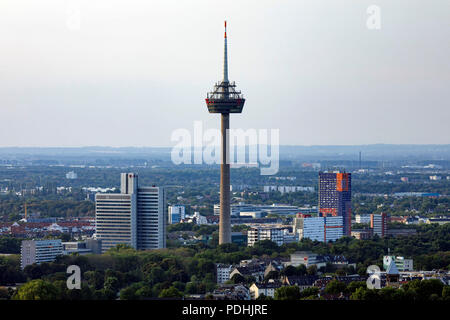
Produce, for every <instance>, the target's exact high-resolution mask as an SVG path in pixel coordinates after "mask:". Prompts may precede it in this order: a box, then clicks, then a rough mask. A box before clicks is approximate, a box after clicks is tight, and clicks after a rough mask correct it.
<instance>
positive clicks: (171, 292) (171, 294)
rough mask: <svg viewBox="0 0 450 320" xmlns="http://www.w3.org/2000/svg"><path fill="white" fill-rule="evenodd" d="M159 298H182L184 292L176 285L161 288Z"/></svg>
mask: <svg viewBox="0 0 450 320" xmlns="http://www.w3.org/2000/svg"><path fill="white" fill-rule="evenodd" d="M158 297H159V298H182V297H183V294H182V293H181V292H180V291H179V290H178V289H177V288H175V287H174V286H172V287H170V288H168V289H163V290H161V292H160V294H159V296H158Z"/></svg>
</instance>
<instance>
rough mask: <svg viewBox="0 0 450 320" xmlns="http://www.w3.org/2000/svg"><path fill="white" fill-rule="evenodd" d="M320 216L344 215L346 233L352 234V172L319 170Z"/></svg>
mask: <svg viewBox="0 0 450 320" xmlns="http://www.w3.org/2000/svg"><path fill="white" fill-rule="evenodd" d="M319 216H321V217H330V216H331V217H343V223H344V230H343V232H344V235H346V236H351V227H352V179H351V174H350V173H345V172H319Z"/></svg>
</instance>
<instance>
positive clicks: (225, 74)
mask: <svg viewBox="0 0 450 320" xmlns="http://www.w3.org/2000/svg"><path fill="white" fill-rule="evenodd" d="M224 41H225V43H224V49H223V81H224V82H228V54H227V21H226V20H225V36H224Z"/></svg>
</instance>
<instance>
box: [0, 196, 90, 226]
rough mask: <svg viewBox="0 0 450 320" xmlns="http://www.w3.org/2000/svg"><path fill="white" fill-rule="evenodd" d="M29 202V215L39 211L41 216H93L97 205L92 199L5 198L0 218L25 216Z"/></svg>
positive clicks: (9, 218) (9, 219) (13, 219)
mask: <svg viewBox="0 0 450 320" xmlns="http://www.w3.org/2000/svg"><path fill="white" fill-rule="evenodd" d="M25 203H26V204H27V211H28V215H29V216H30V215H31V214H32V213H37V212H39V214H40V217H83V216H93V215H94V213H95V205H94V203H93V202H91V201H76V200H70V199H59V200H40V199H28V200H26V201H25V200H24V199H21V198H6V199H5V198H3V199H2V200H1V201H0V219H1V220H2V221H15V220H18V219H20V218H22V217H23V215H24V213H25Z"/></svg>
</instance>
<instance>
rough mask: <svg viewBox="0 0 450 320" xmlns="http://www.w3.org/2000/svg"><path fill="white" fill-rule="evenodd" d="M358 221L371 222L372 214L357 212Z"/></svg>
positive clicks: (356, 218)
mask: <svg viewBox="0 0 450 320" xmlns="http://www.w3.org/2000/svg"><path fill="white" fill-rule="evenodd" d="M355 221H356V223H367V224H369V223H370V214H357V215H356V216H355Z"/></svg>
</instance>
